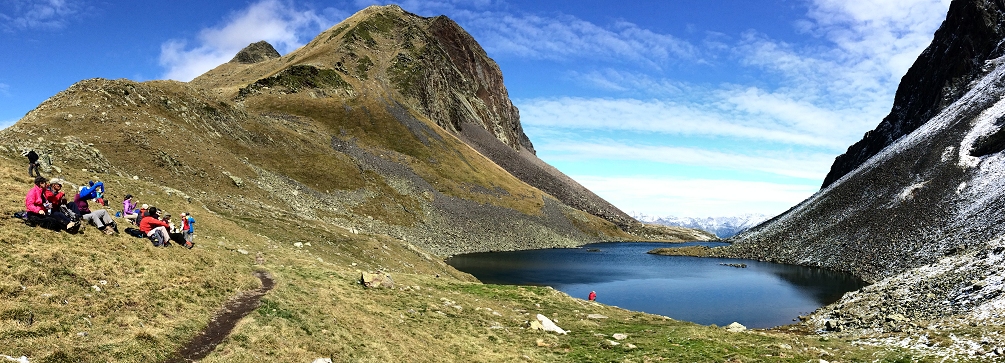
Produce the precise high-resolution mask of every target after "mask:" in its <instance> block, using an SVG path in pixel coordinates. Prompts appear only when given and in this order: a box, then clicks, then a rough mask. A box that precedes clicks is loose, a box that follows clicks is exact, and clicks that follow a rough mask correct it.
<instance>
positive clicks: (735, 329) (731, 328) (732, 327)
mask: <svg viewBox="0 0 1005 363" xmlns="http://www.w3.org/2000/svg"><path fill="white" fill-rule="evenodd" d="M725 328H726V331H728V332H732V333H739V332H741V331H744V330H747V327H745V326H743V325H742V324H740V323H737V322H735V321H734V322H733V323H732V324H729V325H726V327H725Z"/></svg>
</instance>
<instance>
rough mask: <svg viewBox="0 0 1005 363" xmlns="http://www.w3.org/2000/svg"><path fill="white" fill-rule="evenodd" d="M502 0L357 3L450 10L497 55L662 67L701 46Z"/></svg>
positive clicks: (425, 11)
mask: <svg viewBox="0 0 1005 363" xmlns="http://www.w3.org/2000/svg"><path fill="white" fill-rule="evenodd" d="M503 3H504V2H500V1H490V0H481V1H473V2H472V1H457V0H454V1H419V0H406V1H372V0H362V1H357V2H356V4H357V5H360V6H362V5H377V4H400V5H401V6H402V7H403V8H405V9H407V10H408V11H412V12H415V13H417V14H420V15H426V16H429V15H440V14H448V15H449V16H450V17H451V18H452V19H454V20H456V21H457V22H458V23H460V24H461V25H463V26H464V28H465V29H466V30H467V31H468V32H470V33H472V34H474V35H475V38H476V39H477V40H478V42H479V44H481V46H482V47H483V48H485V50H486V51H487V52H488V53H489V54H490V55H491V56H492V57H514V58H526V59H536V60H554V61H575V60H579V59H584V58H589V59H594V60H603V61H607V62H613V63H620V64H632V65H644V66H646V67H648V68H655V69H659V68H662V67H663V66H665V65H666V64H667V63H669V62H676V61H680V60H682V59H687V60H695V59H696V58H697V57H698V56H699V52H698V49H697V48H696V47H695V46H694V45H692V44H690V43H689V42H687V41H685V40H683V39H680V38H678V37H675V36H673V35H670V34H662V33H658V32H654V31H651V30H649V29H645V28H642V27H640V26H638V25H636V24H634V23H631V22H627V21H618V22H614V23H611V24H607V25H598V24H594V23H592V22H589V21H586V20H583V19H580V18H578V17H575V16H572V15H568V14H553V15H541V14H527V13H516V12H510V11H504V10H502V8H505V6H504V4H503Z"/></svg>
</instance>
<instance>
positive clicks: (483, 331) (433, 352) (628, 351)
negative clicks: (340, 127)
mask: <svg viewBox="0 0 1005 363" xmlns="http://www.w3.org/2000/svg"><path fill="white" fill-rule="evenodd" d="M85 145H86V144H85ZM22 164H23V162H22V160H21V157H20V156H19V155H17V154H16V153H14V152H10V151H6V152H0V186H2V187H4V188H5V189H7V190H9V191H12V192H10V193H6V194H4V196H3V197H0V198H2V200H3V201H2V203H0V212H2V215H3V216H5V217H2V218H0V295H2V296H3V298H2V299H0V354H2V355H7V356H14V357H18V356H22V355H23V356H27V357H28V358H29V359H30V361H31V362H36V363H37V362H68V361H83V362H90V361H94V362H98V361H117V362H151V361H163V360H166V359H168V358H169V357H171V356H172V355H173V354H174V352H176V351H178V350H179V349H180V348H181V346H182V345H183V344H185V343H186V342H187V341H188V340H190V339H191V338H192V337H193V336H195V335H196V334H197V333H198V332H199V331H200V330H202V329H203V328H205V327H206V326H207V324H208V322H209V320H210V319H211V317H213V316H214V313H215V312H216V311H217V310H218V309H219V308H220V307H221V306H222V305H223V304H224V302H225V301H227V300H228V299H230V298H232V297H234V296H237V295H239V294H241V293H242V292H246V291H249V290H252V289H255V288H257V287H258V286H259V282H258V281H257V280H256V279H255V278H254V277H253V272H255V271H264V272H267V273H269V274H270V275H272V276H273V277H274V279H275V281H276V287H275V288H274V289H273V290H272V291H270V292H269V293H268V294H266V295H265V296H264V298H263V299H262V301H261V305H260V306H259V307H258V308H257V309H256V310H254V311H253V312H251V314H249V315H248V316H247V317H245V318H244V319H242V320H241V321H240V323H239V324H238V325H237V326H236V328H235V329H234V331H233V332H232V333H231V334H230V335H229V336H228V337H227V338H226V339H225V340H224V341H223V343H222V344H221V345H220V346H218V347H217V348H216V349H215V350H214V351H213V353H212V354H210V355H209V356H208V357H207V358H206V359H204V360H203V361H204V362H259V361H284V362H309V361H313V360H314V359H315V358H319V357H332V358H334V361H336V362H386V361H410V362H462V361H463V362H468V361H471V362H514V361H545V362H547V361H640V362H641V361H659V360H665V361H694V362H703V361H707V362H713V361H716V362H717V361H745V362H746V361H806V360H808V359H814V358H817V357H824V358H828V357H835V356H839V357H842V358H845V359H848V360H863V359H868V360H873V359H880V360H886V361H892V360H895V359H898V358H904V357H906V355H905V354H906V353H903V352H898V351H885V350H877V349H876V348H872V347H866V348H865V349H864V350H860V349H862V348H860V347H857V346H852V345H850V343H849V341H846V340H843V339H832V340H828V341H822V340H819V339H817V338H816V337H814V336H802V335H801V334H797V335H790V334H787V333H783V332H747V333H729V332H726V331H725V330H723V329H721V328H715V327H705V326H699V325H695V324H691V323H685V322H679V321H674V320H669V319H666V318H663V317H659V316H654V315H648V314H641V313H636V312H631V311H625V310H621V309H618V308H615V307H610V306H605V305H601V304H595V303H590V302H587V301H584V300H581V299H574V298H571V297H568V296H566V295H564V294H562V293H560V292H557V291H555V290H551V289H548V288H543V287H516V286H493V285H482V284H480V283H477V282H475V281H474V280H473V279H472V278H471V277H470V276H468V275H466V274H463V273H460V272H457V271H456V270H453V269H452V268H450V267H449V266H446V265H445V264H443V262H442V260H441V259H440V258H438V257H436V256H433V255H430V254H429V253H427V252H425V251H423V250H421V249H419V248H416V247H414V246H413V245H411V244H410V243H408V242H406V241H402V240H398V239H394V238H390V237H387V236H383V235H377V234H367V233H359V234H356V233H352V232H351V231H349V230H345V229H340V228H337V227H333V226H332V225H331V224H329V223H325V222H323V221H319V220H311V219H284V218H283V217H281V216H280V218H264V219H261V220H258V219H254V218H253V217H249V216H248V215H247V214H242V213H239V212H238V210H240V209H242V206H243V204H241V203H239V202H238V201H239V199H238V200H232V199H227V198H225V197H222V196H221V195H220V194H219V193H206V194H202V193H199V192H196V191H195V189H193V190H192V191H188V192H181V191H178V190H175V189H173V188H167V187H165V186H163V185H161V184H159V183H158V182H155V181H152V180H145V179H138V180H137V179H133V178H132V177H131V176H129V175H123V176H118V175H116V174H115V173H111V174H103V173H96V172H93V171H90V170H88V171H86V172H85V171H83V170H80V169H79V168H62V172H61V173H60V175H61V176H62V177H65V178H67V179H68V180H71V181H83V180H86V179H92V178H95V177H96V176H100V177H101V178H100V179H102V180H103V181H105V182H106V183H107V184H108V185H109V194H110V195H111V196H112V199H118V196H119V194H121V193H123V192H124V191H131V192H132V193H133V194H135V195H136V196H137V198H138V199H139V200H140V201H141V202H144V203H150V204H153V205H157V206H159V207H162V208H164V209H165V210H167V211H170V212H175V214H177V212H180V211H190V212H192V213H193V214H194V215H195V216H196V218H197V219H198V222H197V231H198V233H197V238H196V242H197V246H196V248H195V249H192V250H186V249H183V248H181V247H178V246H175V247H171V248H154V247H152V246H151V245H150V244H149V242H146V241H145V240H141V239H136V238H133V237H129V236H126V235H124V234H123V235H118V236H106V235H104V234H102V233H100V232H99V231H97V230H95V229H93V228H90V229H85V230H84V233H82V234H76V235H69V234H66V233H57V232H51V231H47V230H43V229H40V228H31V227H28V226H26V225H24V224H22V223H20V221H17V220H14V219H11V218H9V217H6V216H9V215H10V214H11V213H13V212H14V211H16V210H18V209H20V206H21V205H22V203H23V195H22V194H23V192H24V191H26V190H27V188H28V186H29V185H30V180H29V178H27V177H26V176H24V171H23V170H22V169H24V168H23V167H22V166H23V165H22ZM14 191H16V192H14ZM244 199H245V200H247V199H249V198H244ZM230 202H234V204H232V208H229V209H228V208H224V207H222V205H223V203H227V204H229V203H230ZM119 223H120V224H124V223H125V221H124V220H123V219H119ZM297 243H300V245H299V246H298V245H297ZM378 269H379V270H383V271H386V272H388V273H390V274H391V275H392V277H393V279H394V282H395V283H396V288H394V289H377V290H366V289H364V288H363V287H362V286H360V284H359V283H358V279H359V271H360V270H364V271H374V270H378ZM95 287H97V288H95ZM538 313H541V314H545V315H547V316H549V317H551V318H552V319H554V320H555V321H557V323H558V324H559V325H560V326H561V327H563V328H565V329H568V330H571V333H570V334H569V335H563V336H559V335H554V334H551V333H543V332H539V331H533V330H529V329H526V328H525V326H526V325H525V322H526V321H528V320H532V319H533V317H534V316H535V315H536V314H538ZM587 314H603V315H605V316H607V317H609V318H608V319H600V320H596V319H589V318H587V317H586V315H587ZM615 333H625V334H628V336H629V338H628V339H626V340H624V341H621V343H622V344H621V345H619V346H610V345H609V344H608V343H606V342H607V341H608V340H612V338H611V337H612V336H613V334H615ZM933 339H935V337H934V336H933ZM944 339H947V340H948V338H944ZM628 343H631V344H633V345H634V346H635V347H636V348H634V349H632V348H627V344H628ZM0 358H2V357H0ZM828 359H833V358H828Z"/></svg>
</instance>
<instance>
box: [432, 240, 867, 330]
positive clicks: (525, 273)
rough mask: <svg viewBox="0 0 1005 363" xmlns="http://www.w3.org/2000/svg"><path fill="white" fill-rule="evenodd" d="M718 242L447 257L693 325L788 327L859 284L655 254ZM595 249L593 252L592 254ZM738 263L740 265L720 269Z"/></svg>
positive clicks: (800, 270) (493, 279)
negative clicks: (665, 249) (662, 249)
mask: <svg viewBox="0 0 1005 363" xmlns="http://www.w3.org/2000/svg"><path fill="white" fill-rule="evenodd" d="M699 244H700V245H705V246H721V245H725V243H714V242H713V243H708V242H700V243H698V242H696V243H686V244H666V243H623V242H615V243H596V244H590V245H586V246H583V248H574V249H547V250H529V251H513V252H491V253H490V252H485V253H472V254H466V255H459V256H454V257H451V258H450V259H448V260H447V263H449V264H450V265H451V266H454V267H455V268H457V269H458V270H461V271H464V272H467V273H470V274H472V275H474V276H475V277H477V278H478V279H479V280H481V281H482V282H484V283H487V284H510V285H546V286H551V287H554V288H555V289H558V290H561V291H563V292H565V293H567V294H569V295H572V296H574V297H578V298H582V299H586V297H587V295H588V294H589V293H590V291H591V290H594V291H596V292H597V302H600V303H604V304H608V305H615V306H619V307H622V308H625V309H629V310H636V311H644V312H647V313H652V314H659V315H665V316H669V317H671V318H674V319H678V320H687V321H693V322H695V323H698V324H704V325H709V324H716V325H719V326H724V325H727V324H729V323H732V322H734V321H736V322H739V323H740V324H743V325H745V326H747V327H749V328H768V327H773V326H779V325H786V324H791V323H792V322H793V319H795V318H796V317H797V316H799V315H802V314H806V313H809V312H812V311H813V310H816V309H817V308H819V307H821V306H823V305H827V304H830V303H832V302H834V301H836V300H837V299H839V298H840V297H841V296H842V295H844V293H845V292H848V291H852V290H856V289H859V288H861V287H863V286H865V284H864V283H863V282H862V281H861V280H859V279H857V278H855V277H853V276H851V275H848V274H845V273H839V272H833V271H827V270H823V269H819V268H812V267H802V266H791V265H779V264H773V263H768V262H759V261H749V260H735V259H720V258H697V257H686V256H658V255H650V254H647V253H646V252H647V251H649V250H652V249H654V248H659V247H684V246H693V245H699ZM597 249H599V251H597ZM723 263H745V264H746V265H747V268H736V267H729V266H723V265H720V264H723Z"/></svg>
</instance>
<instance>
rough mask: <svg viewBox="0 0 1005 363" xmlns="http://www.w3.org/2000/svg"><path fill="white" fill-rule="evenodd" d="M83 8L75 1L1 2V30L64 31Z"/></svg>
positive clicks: (8, 0) (25, 0) (34, 0)
mask: <svg viewBox="0 0 1005 363" xmlns="http://www.w3.org/2000/svg"><path fill="white" fill-rule="evenodd" d="M81 7H82V4H80V3H78V1H73V0H6V1H3V2H0V29H2V30H4V31H5V32H13V31H18V30H58V29H62V28H64V27H66V25H67V24H68V23H69V21H70V20H72V19H73V16H74V15H76V14H77V13H78V12H79V11H80V9H81Z"/></svg>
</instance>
